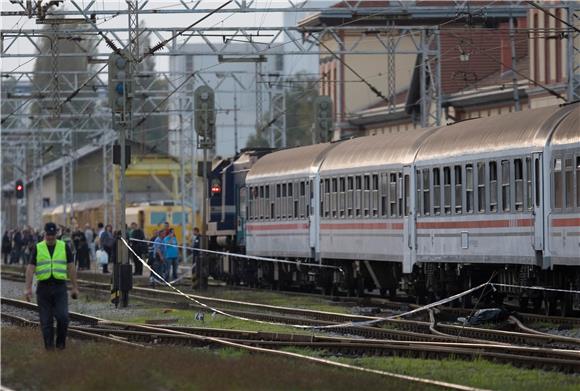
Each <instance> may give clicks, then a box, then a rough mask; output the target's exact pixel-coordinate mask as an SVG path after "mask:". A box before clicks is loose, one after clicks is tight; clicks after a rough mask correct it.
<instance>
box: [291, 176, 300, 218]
mask: <svg viewBox="0 0 580 391" xmlns="http://www.w3.org/2000/svg"><path fill="white" fill-rule="evenodd" d="M293 187H294V189H293V190H292V194H294V198H293V199H292V203H293V204H294V208H293V209H294V218H295V219H297V218H298V217H299V215H300V196H299V194H300V193H299V192H300V183H299V182H294V183H293Z"/></svg>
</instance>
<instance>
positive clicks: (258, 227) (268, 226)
mask: <svg viewBox="0 0 580 391" xmlns="http://www.w3.org/2000/svg"><path fill="white" fill-rule="evenodd" d="M246 227H247V228H248V231H271V230H293V229H307V228H308V224H265V225H247V226H246Z"/></svg>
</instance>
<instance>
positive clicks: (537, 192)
mask: <svg viewBox="0 0 580 391" xmlns="http://www.w3.org/2000/svg"><path fill="white" fill-rule="evenodd" d="M542 166H543V165H542V153H534V154H532V183H533V184H534V186H533V190H532V202H533V203H534V250H536V251H543V250H544V208H543V204H544V203H543V201H542V188H543V186H544V184H543V181H542V178H543V176H542V171H543V167H542Z"/></svg>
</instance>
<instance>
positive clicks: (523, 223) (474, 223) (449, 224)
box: [417, 219, 534, 229]
mask: <svg viewBox="0 0 580 391" xmlns="http://www.w3.org/2000/svg"><path fill="white" fill-rule="evenodd" d="M533 225H534V219H518V220H471V221H423V222H417V228H419V229H421V228H423V229H449V228H510V227H531V226H533Z"/></svg>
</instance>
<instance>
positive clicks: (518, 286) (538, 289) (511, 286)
mask: <svg viewBox="0 0 580 391" xmlns="http://www.w3.org/2000/svg"><path fill="white" fill-rule="evenodd" d="M491 285H492V286H503V287H506V288H519V289H532V290H536V291H549V292H562V293H572V294H574V295H580V291H575V290H572V289H570V290H566V289H555V288H544V287H541V286H523V285H511V284H498V283H495V282H494V283H492V284H491Z"/></svg>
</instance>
